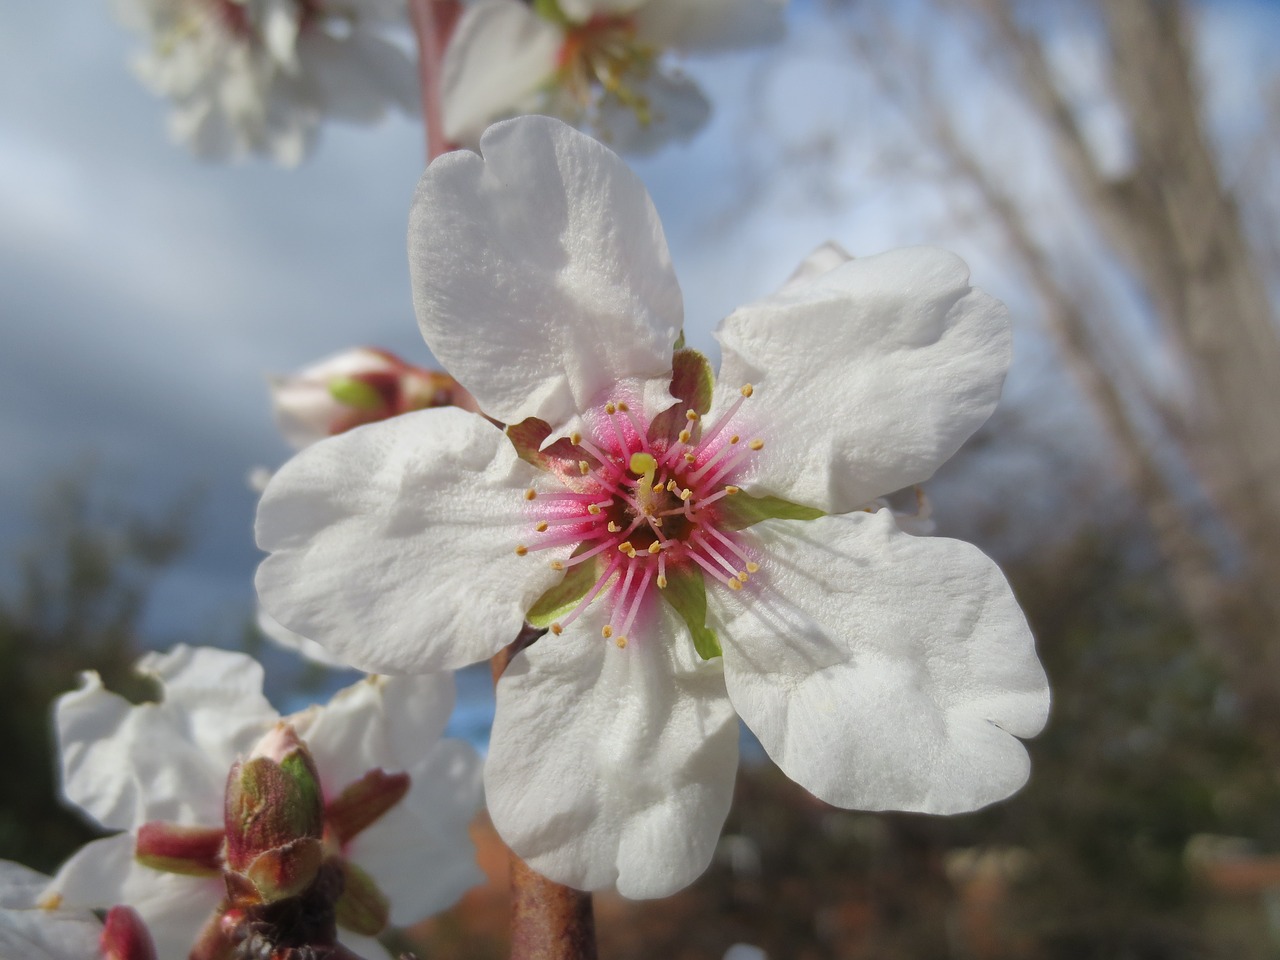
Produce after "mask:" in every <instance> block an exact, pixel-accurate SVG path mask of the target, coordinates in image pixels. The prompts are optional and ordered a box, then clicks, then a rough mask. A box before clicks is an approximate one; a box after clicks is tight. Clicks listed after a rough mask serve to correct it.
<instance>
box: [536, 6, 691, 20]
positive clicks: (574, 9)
mask: <svg viewBox="0 0 1280 960" xmlns="http://www.w3.org/2000/svg"><path fill="white" fill-rule="evenodd" d="M646 2H648V0H560V11H561V12H562V13H563V14H564V15H565V16H566V17H568V18H569V19H570V20H572V21H573V22H574V23H584V22H586V21H587V20H590V19H591V18H592V17H607V16H618V15H620V14H625V13H631V12H632V11H633V10H635V9H636V8H637V7H641V6H643V5H644V4H645V3H646ZM686 2H688V0H686Z"/></svg>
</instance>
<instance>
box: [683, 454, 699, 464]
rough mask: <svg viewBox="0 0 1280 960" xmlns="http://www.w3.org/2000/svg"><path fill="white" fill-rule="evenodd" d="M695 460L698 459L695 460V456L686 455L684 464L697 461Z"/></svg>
mask: <svg viewBox="0 0 1280 960" xmlns="http://www.w3.org/2000/svg"><path fill="white" fill-rule="evenodd" d="M697 459H698V458H697V456H696V455H695V454H692V453H686V454H685V455H684V462H685V463H693V461H695V460H697Z"/></svg>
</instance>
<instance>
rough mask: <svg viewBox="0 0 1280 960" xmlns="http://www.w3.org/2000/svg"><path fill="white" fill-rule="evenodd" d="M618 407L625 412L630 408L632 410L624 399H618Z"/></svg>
mask: <svg viewBox="0 0 1280 960" xmlns="http://www.w3.org/2000/svg"><path fill="white" fill-rule="evenodd" d="M618 409H619V410H621V411H622V412H623V413H626V412H627V411H628V410H630V409H631V408H630V407H628V406H627V404H626V402H625V401H623V400H619V401H618Z"/></svg>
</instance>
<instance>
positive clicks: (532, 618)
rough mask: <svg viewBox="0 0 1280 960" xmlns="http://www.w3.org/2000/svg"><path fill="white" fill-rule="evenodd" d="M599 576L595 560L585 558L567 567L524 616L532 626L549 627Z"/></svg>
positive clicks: (575, 603)
mask: <svg viewBox="0 0 1280 960" xmlns="http://www.w3.org/2000/svg"><path fill="white" fill-rule="evenodd" d="M599 577H600V569H599V563H598V561H597V560H587V561H585V562H583V563H579V564H576V565H575V566H572V567H570V568H569V571H568V572H567V573H566V574H565V575H564V579H563V580H561V581H560V582H559V583H557V584H556V585H555V586H554V587H552V588H551V589H550V590H548V591H547V592H546V593H544V594H543V595H542V596H540V597H539V598H538V600H537V602H536V603H534V605H533V606H532V607H530V608H529V612H528V613H526V614H525V616H524V618H525V620H527V621H528V622H529V625H530V626H533V627H540V628H541V627H549V626H551V624H553V623H555V622H556V621H557V620H559V619H560V618H561V617H563V616H564V615H565V614H566V613H568V612H569V611H570V610H572V609H573V608H574V607H576V606H577V605H578V603H579V601H581V600H582V598H583V597H585V596H586V595H587V591H588V590H590V589H591V587H592V585H593V584H594V583H595V582H596V580H597V579H599Z"/></svg>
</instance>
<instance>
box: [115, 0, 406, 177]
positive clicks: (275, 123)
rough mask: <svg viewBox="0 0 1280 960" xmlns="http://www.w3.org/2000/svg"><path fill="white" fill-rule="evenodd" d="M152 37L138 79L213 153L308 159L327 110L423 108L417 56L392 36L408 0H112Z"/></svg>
mask: <svg viewBox="0 0 1280 960" xmlns="http://www.w3.org/2000/svg"><path fill="white" fill-rule="evenodd" d="M115 5H116V9H117V13H118V16H119V17H120V19H121V20H122V21H123V22H124V23H125V25H126V26H128V27H130V28H132V29H134V30H135V31H137V32H138V33H140V34H142V35H143V37H145V38H146V40H147V43H148V48H147V49H146V50H145V51H143V52H141V53H140V54H138V55H137V56H136V57H135V59H134V63H133V66H134V70H135V72H136V73H137V75H138V77H139V79H141V80H142V82H143V83H144V84H145V85H146V86H147V87H148V88H149V89H150V90H151V91H152V92H153V93H156V94H157V95H159V96H163V97H168V98H169V99H170V100H172V101H173V111H172V113H171V115H170V118H169V128H170V133H171V135H172V136H173V138H174V139H175V140H177V141H178V142H180V143H183V144H185V145H186V146H188V147H189V148H190V149H191V150H192V152H193V153H195V154H196V155H197V156H200V157H206V158H210V159H218V160H223V159H237V158H240V157H244V156H247V155H250V154H263V155H266V156H269V157H270V158H272V159H273V160H275V161H276V162H277V163H279V164H282V165H284V166H294V165H296V164H298V163H299V162H301V160H302V159H303V158H304V157H305V156H306V154H307V152H308V151H309V150H310V149H311V147H312V146H313V144H314V142H315V139H316V135H317V133H318V132H319V126H320V123H321V121H322V120H324V119H334V120H342V121H346V122H350V123H372V122H375V121H377V120H380V119H381V118H382V117H383V116H385V114H386V112H387V109H388V108H389V107H398V108H400V109H402V110H405V111H406V112H409V113H413V112H415V111H416V109H417V102H418V86H417V73H416V68H415V65H414V61H413V59H412V57H410V56H409V55H408V54H407V53H406V52H405V50H404V49H403V48H402V46H401V45H399V44H398V43H396V42H395V41H394V39H393V38H392V37H391V36H390V33H391V31H394V30H396V29H400V28H402V27H403V26H404V25H405V24H406V23H407V13H406V8H405V5H404V0H115Z"/></svg>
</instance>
